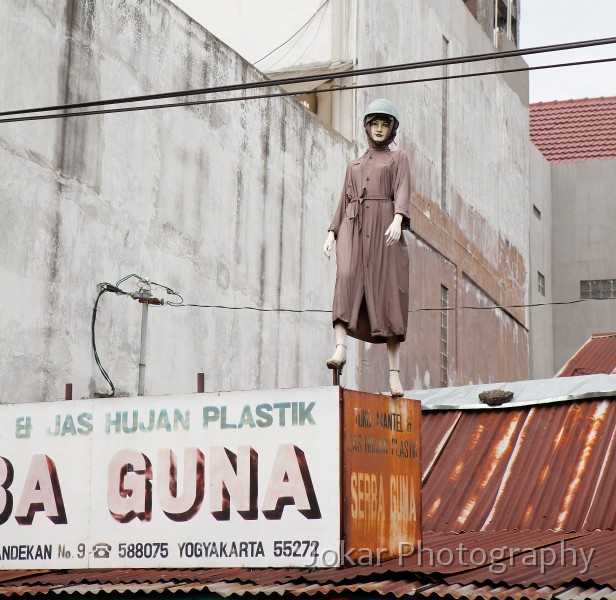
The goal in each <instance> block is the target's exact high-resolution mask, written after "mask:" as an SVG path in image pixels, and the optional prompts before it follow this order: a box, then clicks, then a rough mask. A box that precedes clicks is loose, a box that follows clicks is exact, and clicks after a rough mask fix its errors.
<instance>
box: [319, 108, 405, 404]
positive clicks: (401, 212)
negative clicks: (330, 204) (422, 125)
mask: <svg viewBox="0 0 616 600" xmlns="http://www.w3.org/2000/svg"><path fill="white" fill-rule="evenodd" d="M398 125H399V121H398V112H397V110H396V107H395V106H394V105H393V104H392V103H391V102H389V101H388V100H384V99H380V100H375V101H373V102H371V103H370V104H369V105H368V107H367V108H366V111H365V113H364V128H365V131H366V136H367V141H368V146H369V148H368V150H366V152H365V153H364V154H363V155H362V156H361V157H359V158H358V159H356V160H353V161H351V162H350V163H349V165H348V166H347V172H346V177H345V183H344V187H343V190H342V194H341V197H340V202H339V204H338V208H337V210H336V213H335V215H334V218H333V220H332V223H331V225H330V227H329V231H328V234H327V239H326V240H325V243H324V244H323V253H324V254H325V256H326V257H327V258H328V259H329V258H330V255H331V251H332V249H333V247H334V241H336V288H335V290H334V303H333V304H334V306H333V311H332V320H333V326H334V330H335V335H336V349H335V352H334V354H333V355H332V357H331V358H330V359H329V360H328V361H327V363H326V364H327V366H328V367H329V368H330V369H341V368H342V367H343V366H344V364H345V363H346V350H347V347H346V342H347V336H349V335H350V336H351V337H355V338H357V339H360V340H363V341H367V342H370V343H386V345H387V355H388V360H389V384H390V389H391V394H392V396H394V397H399V396H403V395H404V391H403V388H402V384H401V381H400V343H401V342H402V341H404V339H405V337H406V326H407V321H408V252H407V247H406V241H405V239H404V236H403V235H402V230H403V229H409V227H410V219H409V210H410V168H409V162H408V157H407V155H406V153H404V152H401V151H393V152H392V151H390V150H389V145H390V144H391V143H392V142H393V141H394V139H395V136H396V133H397V129H398ZM371 236H372V237H371Z"/></svg>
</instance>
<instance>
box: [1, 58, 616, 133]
mask: <svg viewBox="0 0 616 600" xmlns="http://www.w3.org/2000/svg"><path fill="white" fill-rule="evenodd" d="M615 61H616V57H612V58H598V59H593V60H584V61H574V62H568V63H558V64H552V65H539V66H534V67H517V68H511V69H499V70H493V71H480V72H477V73H464V74H460V75H441V76H435V77H424V78H421V79H407V80H404V81H387V82H384V83H367V84H362V85H349V86H340V87H332V88H331V89H325V90H320V91H321V92H327V93H331V92H339V91H346V90H359V89H365V88H380V87H389V86H394V85H406V84H411V83H427V82H434V81H443V80H449V79H467V78H471V77H481V76H484V75H502V74H505V73H518V72H521V71H537V70H541V69H554V68H559V67H575V66H580V65H592V64H599V63H607V62H615ZM328 77H329V75H328ZM321 79H323V76H322V75H321ZM313 91H314V90H300V91H295V92H278V93H273V94H256V95H252V96H232V97H231V98H217V99H213V100H191V101H187V102H170V103H167V104H148V105H146V106H128V107H125V108H106V109H102V110H91V111H82V112H73V113H62V114H54V115H33V116H27V117H13V118H8V119H0V123H15V122H21V121H41V120H48V119H65V118H69V117H84V116H89V115H106V114H115V113H124V112H138V111H143V110H154V109H163V108H180V107H188V106H200V105H206V104H223V103H226V102H240V101H245V100H260V99H266V98H283V97H285V96H300V95H303V94H308V93H311V92H313ZM0 114H2V113H0Z"/></svg>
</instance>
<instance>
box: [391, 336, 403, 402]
mask: <svg viewBox="0 0 616 600" xmlns="http://www.w3.org/2000/svg"><path fill="white" fill-rule="evenodd" d="M387 357H388V358H389V387H390V388H391V395H392V396H394V397H400V396H404V390H403V389H402V383H401V382H400V342H399V341H398V338H395V337H390V338H387Z"/></svg>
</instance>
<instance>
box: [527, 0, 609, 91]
mask: <svg viewBox="0 0 616 600" xmlns="http://www.w3.org/2000/svg"><path fill="white" fill-rule="evenodd" d="M520 2H521V8H520V44H519V45H520V48H531V47H534V46H547V45H550V44H564V43H569V42H578V41H582V40H593V39H601V38H609V37H616V0H520ZM609 57H616V44H610V45H607V46H601V47H595V48H587V49H584V50H568V51H566V52H554V53H549V54H542V55H534V56H527V57H525V60H526V62H527V63H528V64H529V65H530V66H534V65H542V64H549V63H559V62H571V61H579V60H591V59H596V58H609ZM599 96H616V62H612V63H604V64H600V65H586V66H580V67H563V68H559V69H545V70H538V71H534V72H533V71H531V72H530V101H531V102H547V101H550V100H569V99H573V98H595V97H599Z"/></svg>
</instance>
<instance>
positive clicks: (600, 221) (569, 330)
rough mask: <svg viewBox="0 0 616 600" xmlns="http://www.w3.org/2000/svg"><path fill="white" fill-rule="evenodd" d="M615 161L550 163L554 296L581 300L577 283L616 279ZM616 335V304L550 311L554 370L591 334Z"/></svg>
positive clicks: (606, 302)
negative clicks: (615, 232) (552, 325)
mask: <svg viewBox="0 0 616 600" xmlns="http://www.w3.org/2000/svg"><path fill="white" fill-rule="evenodd" d="M615 189H616V160H614V159H609V160H592V161H580V162H568V163H554V164H552V197H553V204H552V215H553V217H552V219H553V234H552V279H553V282H552V293H553V297H554V300H555V301H568V300H576V299H579V298H580V281H583V280H594V279H616V261H615V260H614V257H615V256H616V236H614V233H613V227H612V223H614V222H616V202H614V190H615ZM612 331H616V301H614V300H602V301H600V300H596V301H589V302H583V303H578V304H571V305H565V306H555V307H554V371H555V372H556V371H557V370H558V369H560V368H561V367H562V366H563V365H564V364H565V362H566V361H567V360H568V359H569V358H571V356H572V355H573V354H574V353H575V352H576V351H577V350H578V349H579V348H580V347H581V346H582V344H583V343H584V342H586V340H588V338H589V337H590V336H591V335H592V334H593V333H605V332H612Z"/></svg>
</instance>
